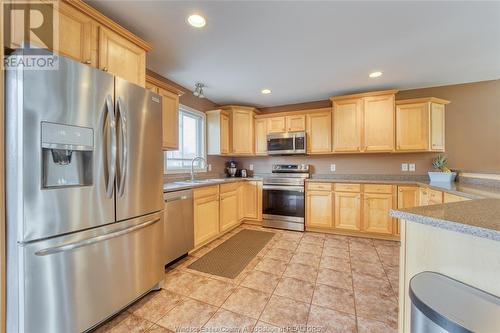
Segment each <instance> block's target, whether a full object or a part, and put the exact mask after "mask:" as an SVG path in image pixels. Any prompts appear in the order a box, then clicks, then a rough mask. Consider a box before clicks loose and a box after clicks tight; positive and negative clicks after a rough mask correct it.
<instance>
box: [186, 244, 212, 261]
mask: <svg viewBox="0 0 500 333" xmlns="http://www.w3.org/2000/svg"><path fill="white" fill-rule="evenodd" d="M213 249H214V247H213V246H210V245H205V246H203V247H202V248H200V249H198V250H196V251H195V252H193V253H190V255H191V256H193V257H196V258H201V257H203V256H204V255H205V254H207V253H208V252H210V251H212V250H213Z"/></svg>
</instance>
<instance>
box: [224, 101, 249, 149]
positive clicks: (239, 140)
mask: <svg viewBox="0 0 500 333" xmlns="http://www.w3.org/2000/svg"><path fill="white" fill-rule="evenodd" d="M230 117H231V118H230V119H231V123H230V126H231V133H232V136H231V137H232V145H231V149H232V152H233V153H234V154H241V155H252V154H253V153H254V119H253V117H254V112H253V111H249V110H244V109H238V108H234V109H232V111H231V115H230Z"/></svg>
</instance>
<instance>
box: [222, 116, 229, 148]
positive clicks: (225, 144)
mask: <svg viewBox="0 0 500 333" xmlns="http://www.w3.org/2000/svg"><path fill="white" fill-rule="evenodd" d="M230 148H231V146H230V140H229V116H228V115H226V114H221V116H220V152H221V154H229V151H230Z"/></svg>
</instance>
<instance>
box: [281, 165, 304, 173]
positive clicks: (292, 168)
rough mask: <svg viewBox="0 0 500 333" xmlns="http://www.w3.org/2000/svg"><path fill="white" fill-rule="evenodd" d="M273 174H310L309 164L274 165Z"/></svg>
mask: <svg viewBox="0 0 500 333" xmlns="http://www.w3.org/2000/svg"><path fill="white" fill-rule="evenodd" d="M273 172H277V173H280V172H283V173H286V172H297V173H307V172H309V164H273Z"/></svg>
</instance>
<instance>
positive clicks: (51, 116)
mask: <svg viewBox="0 0 500 333" xmlns="http://www.w3.org/2000/svg"><path fill="white" fill-rule="evenodd" d="M14 56H16V55H14ZM58 67H59V69H58V70H45V71H43V70H27V69H26V70H25V69H23V68H18V69H16V70H8V71H7V73H6V106H7V113H6V142H7V144H6V166H7V169H6V183H7V325H8V326H7V331H8V332H26V333H31V332H51V333H55V332H65V333H66V332H81V331H85V330H87V329H89V328H91V327H93V326H94V325H96V324H98V323H100V322H102V321H103V320H105V319H106V318H108V317H109V316H111V315H113V314H114V313H116V312H117V311H118V310H120V309H122V308H124V307H125V306H126V305H128V304H130V303H131V302H132V301H134V300H135V299H137V298H138V297H140V296H141V295H143V294H145V293H147V292H148V291H149V290H151V289H152V288H155V287H158V284H159V283H160V282H161V281H162V279H163V276H164V270H163V268H164V262H163V259H164V255H163V251H162V246H163V244H162V234H163V217H162V216H163V215H162V214H163V212H162V210H163V206H164V203H163V199H162V194H163V193H162V182H163V180H162V177H163V176H162V175H163V172H162V170H163V157H162V156H163V155H162V149H161V136H162V128H161V112H162V111H161V99H160V97H159V96H158V95H156V94H154V93H152V92H150V91H147V90H145V89H144V88H142V87H140V86H137V85H135V84H132V83H129V82H127V81H125V80H123V79H120V78H118V77H114V76H113V75H110V74H108V73H104V72H102V71H100V70H97V69H94V68H91V67H89V66H86V65H83V64H80V63H78V62H76V61H73V60H70V59H68V58H64V57H60V58H59V64H58Z"/></svg>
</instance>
